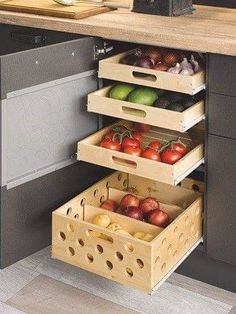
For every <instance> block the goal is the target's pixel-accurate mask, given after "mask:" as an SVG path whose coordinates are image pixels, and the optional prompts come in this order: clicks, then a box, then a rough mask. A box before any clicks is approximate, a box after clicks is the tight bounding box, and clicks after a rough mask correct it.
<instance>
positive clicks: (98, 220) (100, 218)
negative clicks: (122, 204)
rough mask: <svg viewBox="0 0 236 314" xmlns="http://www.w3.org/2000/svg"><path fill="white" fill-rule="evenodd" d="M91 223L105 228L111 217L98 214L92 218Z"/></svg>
mask: <svg viewBox="0 0 236 314" xmlns="http://www.w3.org/2000/svg"><path fill="white" fill-rule="evenodd" d="M92 222H93V224H95V225H97V226H99V227H104V228H107V227H108V226H109V225H110V223H111V218H110V217H109V216H108V215H104V214H100V215H97V216H96V217H94V218H93V221H92Z"/></svg>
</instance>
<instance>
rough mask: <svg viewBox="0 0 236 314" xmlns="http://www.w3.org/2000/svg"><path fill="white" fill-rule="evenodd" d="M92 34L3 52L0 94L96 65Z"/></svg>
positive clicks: (73, 73)
mask: <svg viewBox="0 0 236 314" xmlns="http://www.w3.org/2000/svg"><path fill="white" fill-rule="evenodd" d="M94 46H95V39H94V38H89V37H86V38H80V39H76V40H73V41H69V42H65V43H59V44H55V45H50V46H47V47H41V48H36V49H31V50H27V51H23V52H20V53H15V54H10V55H5V56H2V57H1V58H0V61H1V98H2V99H4V98H6V94H7V93H9V92H12V91H17V90H21V89H23V88H26V87H30V86H35V85H39V84H42V83H45V82H50V81H54V80H57V79H61V78H64V77H67V76H71V75H75V74H78V73H81V72H85V71H89V70H92V69H95V68H96V62H95V59H94V58H95V57H94Z"/></svg>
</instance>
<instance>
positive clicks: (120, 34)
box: [0, 6, 236, 56]
mask: <svg viewBox="0 0 236 314" xmlns="http://www.w3.org/2000/svg"><path fill="white" fill-rule="evenodd" d="M195 8H196V11H194V13H193V14H192V15H185V16H180V17H176V18H171V17H162V16H156V15H145V14H138V13H132V12H129V11H127V10H125V9H123V10H122V9H121V10H115V11H112V12H108V13H104V14H100V15H96V16H91V17H88V18H85V19H82V20H70V19H61V18H53V17H45V16H39V15H32V14H24V13H15V12H7V11H0V23H5V24H15V25H21V26H28V27H37V28H45V29H51V30H57V31H63V32H71V33H78V34H83V35H90V36H99V37H103V38H107V39H114V40H121V41H128V42H134V43H142V44H150V45H159V46H165V47H172V48H182V49H188V50H194V51H202V52H212V53H219V54H225V55H232V56H236V10H235V9H226V8H216V7H205V6H195Z"/></svg>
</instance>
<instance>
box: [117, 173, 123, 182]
mask: <svg viewBox="0 0 236 314" xmlns="http://www.w3.org/2000/svg"><path fill="white" fill-rule="evenodd" d="M117 179H118V181H120V180H121V179H122V173H119V174H118V177H117Z"/></svg>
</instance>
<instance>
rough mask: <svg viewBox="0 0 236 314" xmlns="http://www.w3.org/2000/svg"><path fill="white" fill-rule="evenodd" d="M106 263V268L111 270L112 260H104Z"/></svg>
mask: <svg viewBox="0 0 236 314" xmlns="http://www.w3.org/2000/svg"><path fill="white" fill-rule="evenodd" d="M106 264H107V267H108V269H110V270H112V268H113V264H112V262H110V261H106Z"/></svg>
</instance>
